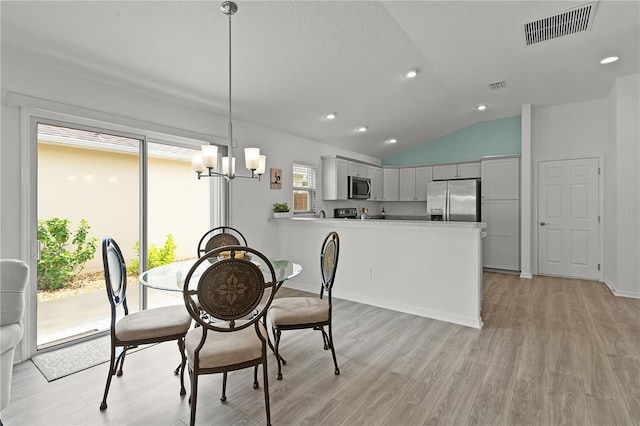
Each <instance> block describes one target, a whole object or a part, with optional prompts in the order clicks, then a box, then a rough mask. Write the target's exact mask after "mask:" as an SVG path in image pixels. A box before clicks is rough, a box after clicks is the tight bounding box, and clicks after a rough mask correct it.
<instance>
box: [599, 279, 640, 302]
mask: <svg viewBox="0 0 640 426" xmlns="http://www.w3.org/2000/svg"><path fill="white" fill-rule="evenodd" d="M604 284H605V285H606V286H607V287H609V290H611V293H613V295H614V296H617V297H628V298H630V299H640V292H635V291H620V290H618V289H616V286H615V285H613V283H612V282H611V281H610V280H609V279H608V278H606V277H605V279H604Z"/></svg>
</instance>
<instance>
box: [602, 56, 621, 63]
mask: <svg viewBox="0 0 640 426" xmlns="http://www.w3.org/2000/svg"><path fill="white" fill-rule="evenodd" d="M618 59H620V58H619V57H617V56H609V57H608V58H604V59H603V60H601V61H600V63H601V64H610V63H612V62H615V61H617V60H618Z"/></svg>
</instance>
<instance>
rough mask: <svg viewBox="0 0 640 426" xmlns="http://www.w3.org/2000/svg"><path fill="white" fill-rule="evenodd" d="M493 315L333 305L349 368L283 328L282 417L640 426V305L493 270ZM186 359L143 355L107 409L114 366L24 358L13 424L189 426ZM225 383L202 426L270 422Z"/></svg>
mask: <svg viewBox="0 0 640 426" xmlns="http://www.w3.org/2000/svg"><path fill="white" fill-rule="evenodd" d="M336 285H337V286H339V285H340V283H336ZM300 294H303V293H302V292H298V291H295V290H291V289H286V288H283V289H282V290H281V293H280V294H279V296H280V297H282V296H290V295H300ZM482 316H483V320H484V323H485V326H484V328H483V329H482V330H476V329H472V328H467V327H462V326H456V325H453V324H449V323H445V322H440V321H436V320H431V319H427V318H422V317H417V316H412V315H408V314H402V313H398V312H394V311H389V310H385V309H380V308H375V307H371V306H367V305H362V304H358V303H353V302H349V301H344V300H335V314H334V336H335V344H336V349H337V350H336V351H337V356H338V362H339V365H340V370H341V375H340V376H335V375H334V374H333V362H332V359H331V354H330V352H328V351H324V350H322V337H321V336H320V333H318V332H313V331H290V332H285V333H283V338H282V343H281V351H282V353H283V355H284V356H285V358H286V359H287V361H288V363H287V365H286V366H283V375H284V379H283V380H282V381H278V380H276V379H275V376H276V371H277V370H276V363H275V360H274V358H273V357H271V362H270V364H269V377H270V380H269V388H270V394H271V417H272V422H273V424H274V425H316V424H324V425H423V424H424V425H446V426H449V425H565V424H573V425H585V426H605V425H636V426H640V300H635V299H628V298H619V297H615V296H613V295H612V294H611V293H610V292H609V290H608V289H607V288H606V287H605V286H604V284H602V283H597V282H592V281H583V280H571V279H563V278H550V277H538V276H536V277H534V279H533V280H524V279H520V278H519V277H517V276H515V275H506V274H498V273H485V275H484V300H483V314H482ZM178 358H179V357H178V353H177V350H176V348H175V344H173V343H164V344H160V345H156V346H153V347H150V348H148V349H145V350H143V351H139V352H136V353H132V354H131V355H130V356H128V357H127V361H126V363H125V374H124V375H123V376H122V377H116V378H114V380H113V382H112V385H111V390H110V393H109V399H108V404H109V408H108V409H107V410H106V411H104V412H101V411H100V410H99V409H98V407H99V405H100V401H101V399H102V392H103V390H104V383H105V379H106V374H107V368H108V365H107V364H102V365H99V366H97V367H94V368H90V369H88V370H85V371H83V372H80V373H77V374H74V375H71V376H69V377H65V378H62V379H59V380H56V381H54V382H51V383H47V382H46V380H45V379H44V377H42V375H41V374H40V373H39V371H38V370H37V369H36V367H35V366H34V365H33V364H32V363H31V362H30V361H28V362H24V363H22V364H19V365H17V366H16V367H15V369H14V376H13V388H12V394H11V397H12V398H11V403H10V405H9V406H8V408H6V409H5V410H4V411H3V412H2V421H3V423H4V425H6V426H14V425H15V426H17V425H112V424H118V425H125V424H126V425H184V424H188V422H189V404H188V398H187V397H180V395H179V380H178V378H177V376H174V375H173V374H172V370H173V368H174V367H175V365H176V363H177V362H178ZM260 377H261V375H260ZM221 382H222V381H221V376H220V375H210V376H203V377H202V378H201V379H200V389H199V393H198V412H197V423H198V424H200V425H253V424H258V425H260V424H265V420H266V419H265V412H264V398H263V393H262V387H261V388H260V389H259V390H254V389H253V388H252V371H251V369H248V370H246V371H240V372H236V373H231V374H230V375H229V384H228V389H227V396H228V399H227V401H226V402H225V403H222V402H220V400H219V395H220V390H221Z"/></svg>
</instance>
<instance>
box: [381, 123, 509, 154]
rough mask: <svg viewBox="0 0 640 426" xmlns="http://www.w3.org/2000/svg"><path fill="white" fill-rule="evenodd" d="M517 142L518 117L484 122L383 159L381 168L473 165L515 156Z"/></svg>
mask: <svg viewBox="0 0 640 426" xmlns="http://www.w3.org/2000/svg"><path fill="white" fill-rule="evenodd" d="M520 141H521V119H520V116H514V117H507V118H500V119H497V120H487V121H482V122H480V123H475V124H472V125H471V126H468V127H465V128H463V129H460V130H457V131H455V132H451V133H449V134H447V135H444V136H441V137H439V138H436V139H434V140H432V141H429V142H426V143H424V144H422V145H420V146H417V147H415V148H412V149H408V150H406V151H403V152H400V153H398V154H396V155H392V156H390V157H387V158H384V159H383V160H382V164H384V165H385V166H413V165H422V164H438V163H456V162H462V161H474V160H477V159H479V158H480V157H484V156H488V155H518V154H520V152H521V144H520Z"/></svg>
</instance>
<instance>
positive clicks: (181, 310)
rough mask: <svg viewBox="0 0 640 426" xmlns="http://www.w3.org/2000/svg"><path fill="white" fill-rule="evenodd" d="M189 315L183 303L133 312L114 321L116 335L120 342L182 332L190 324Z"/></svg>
mask: <svg viewBox="0 0 640 426" xmlns="http://www.w3.org/2000/svg"><path fill="white" fill-rule="evenodd" d="M191 321H192V320H191V315H189V312H187V310H186V309H185V307H184V305H175V306H163V307H160V308H153V309H148V310H145V311H140V312H134V313H132V314H129V315H127V316H125V317H124V318H122V319H121V320H120V321H118V322H117V323H116V337H117V338H118V340H119V341H121V342H127V341H135V340H146V339H157V338H159V337H164V336H170V335H174V334H184V333H186V332H187V330H188V329H189V327H190V326H191Z"/></svg>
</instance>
